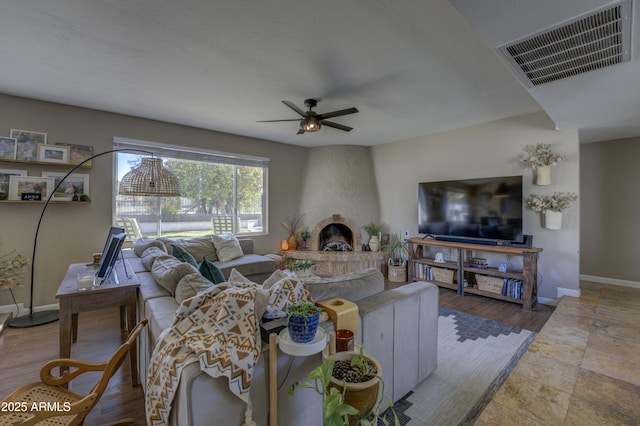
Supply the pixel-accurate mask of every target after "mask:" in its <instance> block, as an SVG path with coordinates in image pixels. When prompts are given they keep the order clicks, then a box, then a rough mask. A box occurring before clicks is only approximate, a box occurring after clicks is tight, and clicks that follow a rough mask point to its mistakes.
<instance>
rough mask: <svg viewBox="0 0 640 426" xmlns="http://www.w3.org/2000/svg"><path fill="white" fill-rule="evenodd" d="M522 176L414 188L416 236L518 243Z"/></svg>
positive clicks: (445, 182) (521, 228) (520, 221)
mask: <svg viewBox="0 0 640 426" xmlns="http://www.w3.org/2000/svg"><path fill="white" fill-rule="evenodd" d="M522 206H523V204H522V176H505V177H491V178H482V179H465V180H452V181H442V182H422V183H419V184H418V232H419V233H421V234H427V235H430V236H433V237H434V238H438V237H442V238H441V239H445V240H446V239H450V240H453V241H465V240H466V239H469V242H474V240H477V242H483V241H484V242H486V241H496V242H518V243H520V242H522V241H523V234H522V230H523V227H522Z"/></svg>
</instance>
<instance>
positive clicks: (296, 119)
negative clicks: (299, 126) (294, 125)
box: [256, 118, 300, 123]
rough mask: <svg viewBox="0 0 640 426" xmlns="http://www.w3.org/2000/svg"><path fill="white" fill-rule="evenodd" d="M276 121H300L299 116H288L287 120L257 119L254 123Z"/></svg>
mask: <svg viewBox="0 0 640 426" xmlns="http://www.w3.org/2000/svg"><path fill="white" fill-rule="evenodd" d="M278 121H300V119H299V118H290V119H287V120H258V121H256V123H277V122H278Z"/></svg>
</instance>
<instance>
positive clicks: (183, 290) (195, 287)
mask: <svg viewBox="0 0 640 426" xmlns="http://www.w3.org/2000/svg"><path fill="white" fill-rule="evenodd" d="M212 285H213V283H212V282H211V281H209V280H208V279H207V278H206V277H203V276H202V275H201V274H200V273H195V274H189V275H185V276H184V277H182V279H181V280H180V281H179V282H178V285H177V286H176V302H177V303H178V304H182V302H183V301H184V300H185V299H189V298H191V297H193V296H195V295H196V294H198V293H199V292H201V291H203V290H206V289H208V288H209V287H211V286H212Z"/></svg>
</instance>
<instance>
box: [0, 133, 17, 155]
mask: <svg viewBox="0 0 640 426" xmlns="http://www.w3.org/2000/svg"><path fill="white" fill-rule="evenodd" d="M17 145H18V141H17V140H16V138H7V137H4V136H0V160H15V159H16V147H17Z"/></svg>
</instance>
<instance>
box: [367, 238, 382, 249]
mask: <svg viewBox="0 0 640 426" xmlns="http://www.w3.org/2000/svg"><path fill="white" fill-rule="evenodd" d="M369 249H371V251H380V238H378V236H377V235H372V236H371V238H369Z"/></svg>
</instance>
